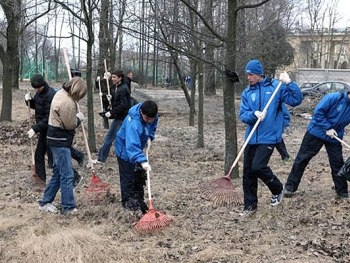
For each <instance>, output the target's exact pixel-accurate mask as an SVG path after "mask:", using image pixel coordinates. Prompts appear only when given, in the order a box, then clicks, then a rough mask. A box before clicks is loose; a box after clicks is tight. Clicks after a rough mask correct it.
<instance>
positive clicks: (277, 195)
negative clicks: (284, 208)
mask: <svg viewBox="0 0 350 263" xmlns="http://www.w3.org/2000/svg"><path fill="white" fill-rule="evenodd" d="M245 73H246V75H247V80H248V82H249V85H248V86H247V87H246V88H245V89H244V90H243V92H242V96H241V98H242V99H241V105H240V119H241V121H242V122H244V123H245V124H246V125H247V129H246V135H245V139H247V137H248V135H249V134H250V133H251V131H252V129H253V127H254V125H255V123H256V122H257V121H258V120H259V119H260V123H259V125H258V126H257V128H256V130H255V132H254V133H253V136H252V137H251V139H250V140H249V142H248V144H247V146H246V148H245V150H244V165H243V191H244V209H243V212H242V213H241V214H240V215H242V216H250V215H251V214H253V213H255V212H256V209H257V206H258V195H257V192H258V178H260V179H261V180H262V181H263V182H264V183H265V184H266V186H267V187H268V188H269V190H270V191H271V193H272V197H271V206H276V205H278V204H279V203H280V202H281V201H282V198H283V185H282V183H281V181H280V180H279V179H278V178H277V176H276V175H275V174H274V173H273V172H272V170H271V168H270V167H269V166H268V162H269V160H270V157H271V155H272V153H273V150H274V147H275V145H276V144H277V143H279V142H281V136H282V126H283V125H282V123H283V115H282V114H280V112H281V109H280V105H281V103H286V104H288V105H290V106H293V107H294V106H297V105H299V104H300V103H301V101H302V99H303V96H302V94H301V91H300V88H299V87H298V85H297V84H296V83H294V82H292V81H291V80H290V78H289V76H288V74H287V73H286V72H284V73H282V74H281V75H280V81H282V83H283V84H282V85H281V87H280V89H279V90H278V92H277V93H276V95H275V97H274V98H273V101H272V103H271V104H270V106H269V108H268V109H267V111H264V108H265V106H266V105H267V103H268V101H269V100H270V98H271V96H272V94H273V93H274V91H275V89H276V88H277V86H278V83H279V82H278V81H277V80H275V79H272V78H269V77H265V75H264V70H263V66H262V64H261V62H260V61H259V60H251V61H249V62H248V63H247V65H246V67H245Z"/></svg>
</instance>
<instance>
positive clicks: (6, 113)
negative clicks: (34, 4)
mask: <svg viewBox="0 0 350 263" xmlns="http://www.w3.org/2000/svg"><path fill="white" fill-rule="evenodd" d="M38 4H40V5H47V8H46V9H45V11H44V12H42V13H40V15H37V16H34V17H25V16H24V15H23V14H24V12H23V5H22V0H3V1H1V2H0V6H1V8H2V9H3V11H4V13H5V17H6V21H7V28H6V34H5V35H4V37H5V39H6V43H5V44H0V60H1V61H2V64H3V65H4V69H3V70H4V74H3V76H4V78H3V96H2V105H1V116H0V121H11V120H12V89H18V88H19V78H18V77H19V68H20V60H19V54H20V52H19V50H20V49H19V42H20V36H21V34H22V32H23V30H24V29H25V28H26V27H28V26H29V25H30V24H32V23H33V22H34V21H36V20H37V19H39V18H40V17H43V16H45V15H46V14H47V13H48V12H50V11H51V1H50V0H49V1H45V2H44V3H38ZM26 18H27V20H26ZM23 20H24V21H25V22H23Z"/></svg>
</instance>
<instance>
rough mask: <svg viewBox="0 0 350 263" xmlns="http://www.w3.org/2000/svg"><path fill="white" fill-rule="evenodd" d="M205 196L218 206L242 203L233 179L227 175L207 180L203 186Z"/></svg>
mask: <svg viewBox="0 0 350 263" xmlns="http://www.w3.org/2000/svg"><path fill="white" fill-rule="evenodd" d="M202 191H203V194H204V196H205V197H206V198H207V199H208V200H211V201H213V202H214V204H216V205H218V206H231V205H237V206H239V205H242V203H243V202H242V199H241V197H240V196H239V194H238V193H237V190H236V189H235V187H234V185H233V184H232V182H231V179H230V178H229V177H227V176H225V177H222V178H219V179H215V180H212V181H209V182H205V183H204V184H203V186H202Z"/></svg>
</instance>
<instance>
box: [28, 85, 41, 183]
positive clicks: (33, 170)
mask: <svg viewBox="0 0 350 263" xmlns="http://www.w3.org/2000/svg"><path fill="white" fill-rule="evenodd" d="M27 91H28V92H29V89H27ZM27 107H28V126H29V128H30V124H31V114H30V101H28V102H27ZM30 153H31V159H32V180H33V181H34V183H35V184H36V185H38V186H40V187H41V186H44V182H43V181H42V180H41V179H40V178H39V176H38V174H37V173H36V169H35V157H34V148H33V138H30Z"/></svg>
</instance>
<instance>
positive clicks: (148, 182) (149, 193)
mask: <svg viewBox="0 0 350 263" xmlns="http://www.w3.org/2000/svg"><path fill="white" fill-rule="evenodd" d="M150 147H151V144H150V143H149V142H148V141H147V147H146V151H145V154H146V159H147V162H148V152H149V149H150ZM150 178H151V176H150V171H149V170H147V192H148V202H149V209H153V201H152V193H151V179H150Z"/></svg>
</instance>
